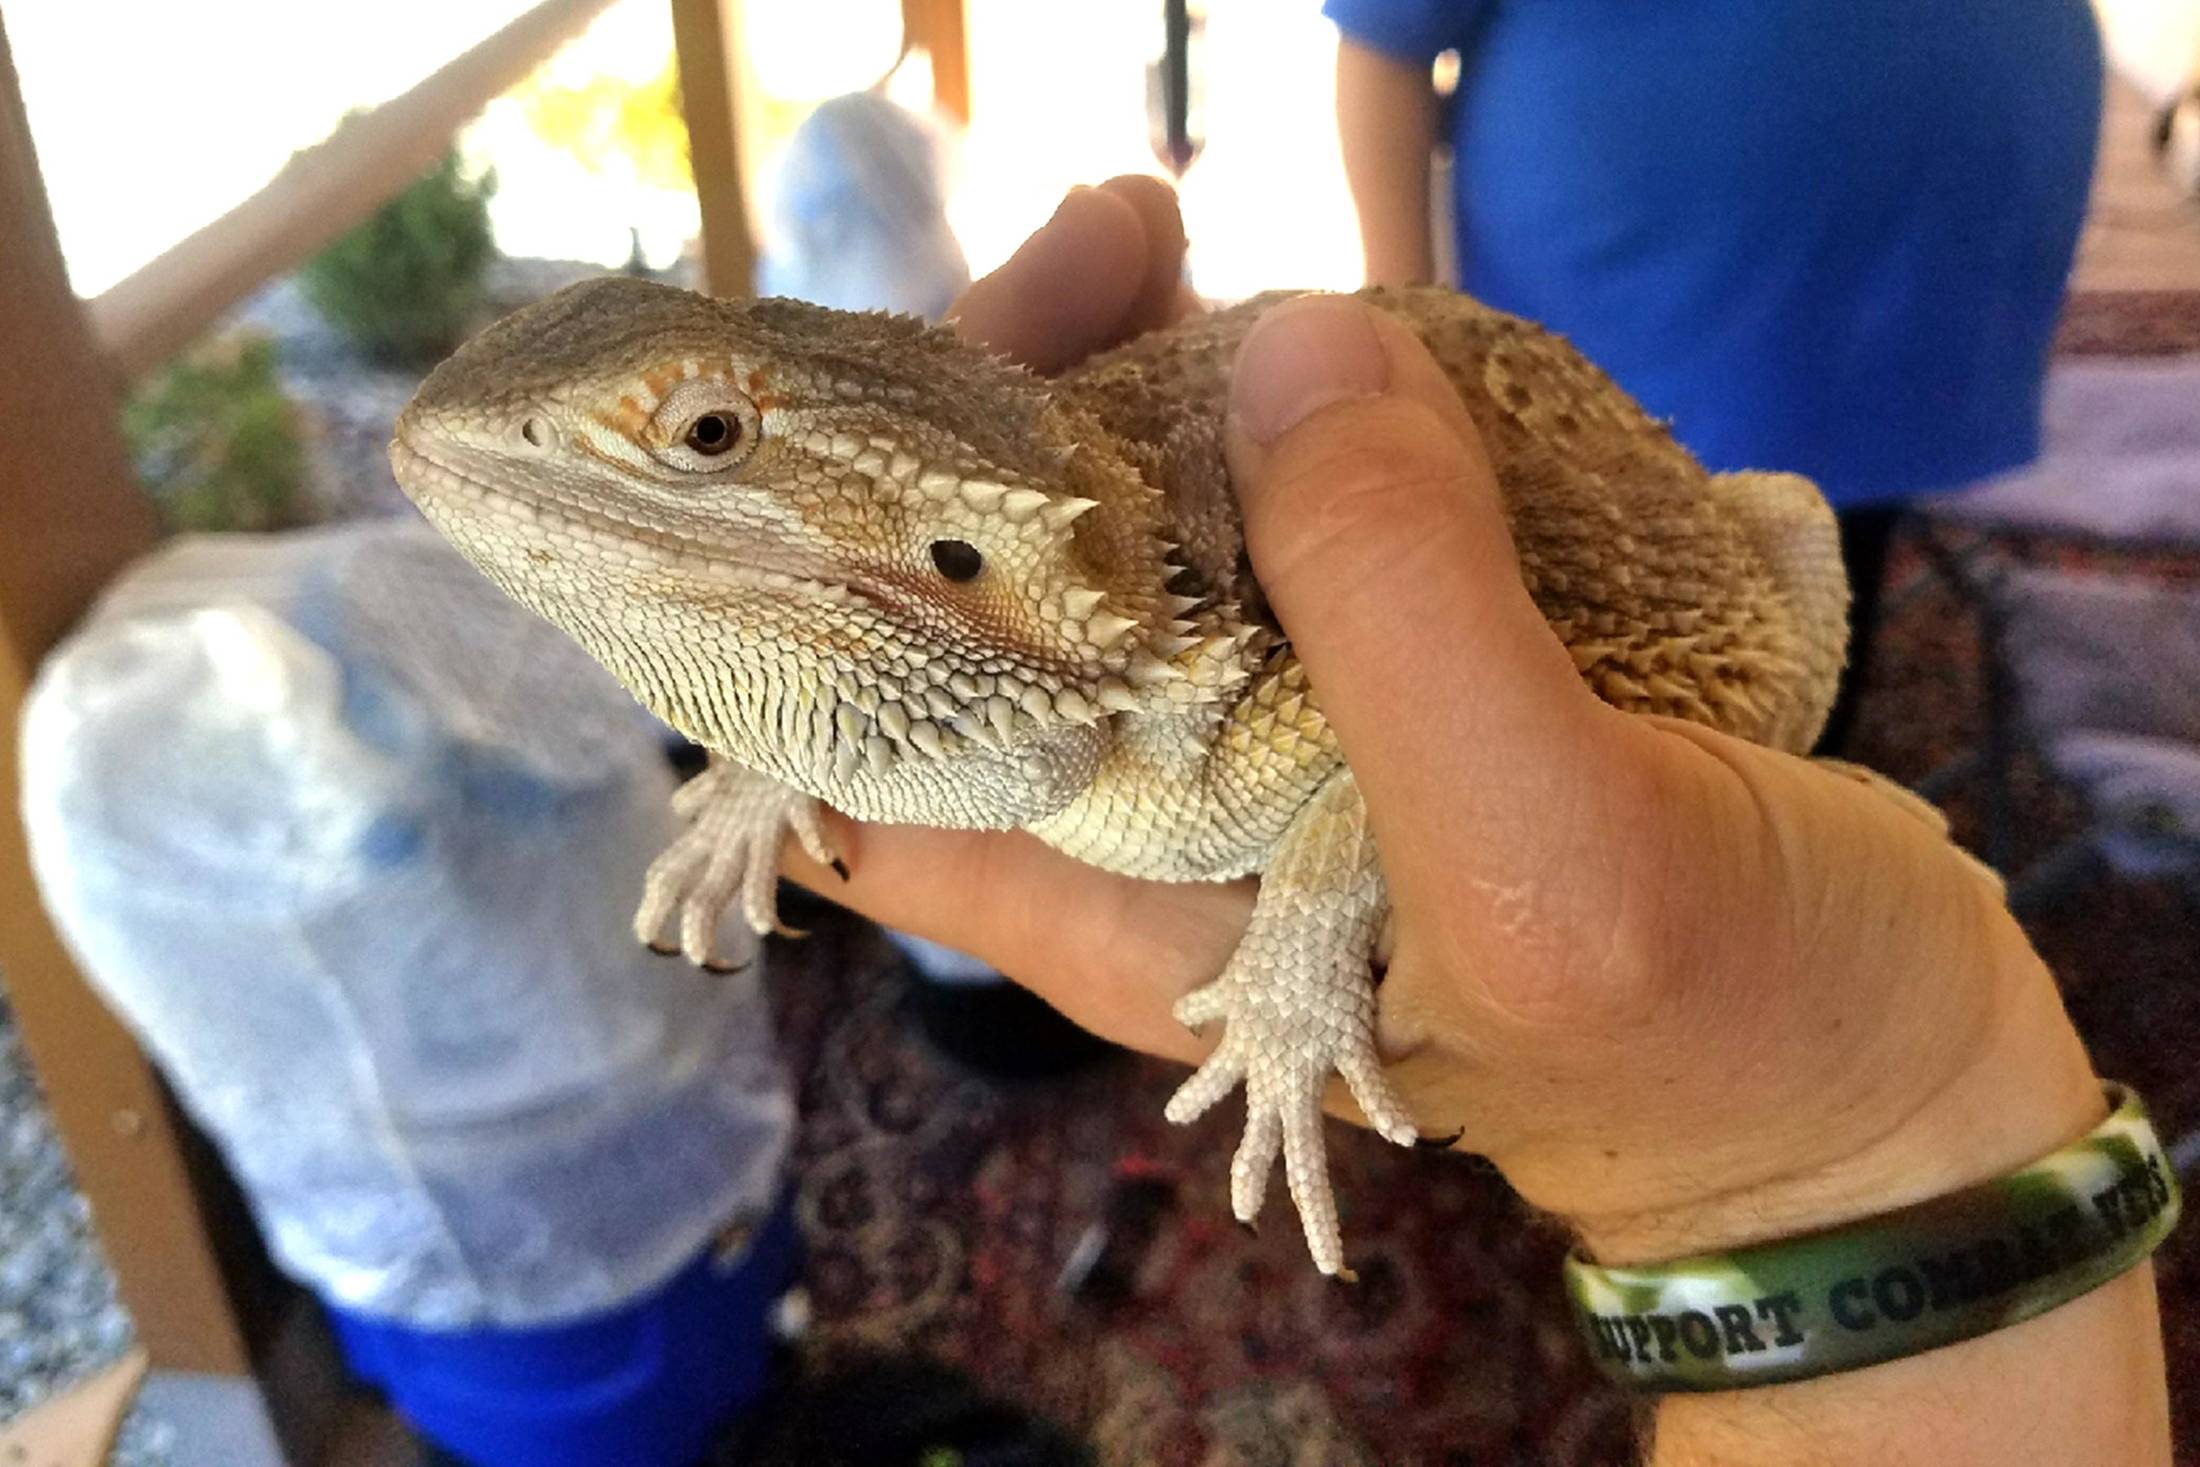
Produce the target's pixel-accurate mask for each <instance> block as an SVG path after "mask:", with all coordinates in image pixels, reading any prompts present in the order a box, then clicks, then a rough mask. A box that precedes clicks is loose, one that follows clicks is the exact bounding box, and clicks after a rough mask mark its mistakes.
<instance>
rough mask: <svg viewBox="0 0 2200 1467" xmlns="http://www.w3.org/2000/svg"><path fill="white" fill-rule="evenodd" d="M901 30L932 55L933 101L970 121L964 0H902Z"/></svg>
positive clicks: (908, 38)
mask: <svg viewBox="0 0 2200 1467" xmlns="http://www.w3.org/2000/svg"><path fill="white" fill-rule="evenodd" d="M901 26H902V34H903V36H904V37H905V38H906V39H907V41H908V43H909V44H910V45H912V46H922V47H924V49H925V51H926V52H928V53H929V54H930V55H931V57H932V104H933V105H934V106H936V107H938V108H939V109H940V110H941V111H942V112H945V113H946V114H947V115H948V116H950V117H952V118H954V119H955V120H956V121H957V122H960V123H962V124H963V125H964V126H966V127H967V126H969V124H970V40H969V34H968V30H967V27H966V16H965V0H901Z"/></svg>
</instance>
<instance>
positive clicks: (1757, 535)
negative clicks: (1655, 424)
mask: <svg viewBox="0 0 2200 1467" xmlns="http://www.w3.org/2000/svg"><path fill="white" fill-rule="evenodd" d="M1712 483H1713V485H1714V486H1715V487H1716V488H1717V489H1718V490H1720V491H1721V492H1723V493H1724V494H1725V495H1726V496H1727V500H1728V502H1729V503H1730V504H1731V505H1732V506H1733V509H1734V512H1735V515H1736V517H1737V518H1738V519H1739V520H1740V521H1741V523H1742V524H1743V525H1744V526H1745V527H1746V530H1747V533H1748V535H1749V538H1750V540H1751V541H1752V542H1753V543H1754V544H1755V545H1756V547H1757V551H1758V553H1759V554H1761V555H1762V556H1764V558H1765V562H1766V566H1767V568H1768V569H1769V570H1770V571H1771V573H1772V583H1773V584H1774V585H1775V586H1777V587H1779V588H1780V593H1781V594H1782V595H1783V596H1784V597H1785V598H1786V599H1787V602H1788V605H1789V608H1790V611H1791V613H1792V614H1793V617H1794V625H1795V628H1796V633H1797V637H1798V640H1799V643H1800V646H1799V648H1798V650H1799V651H1800V653H1801V656H1802V659H1803V668H1804V674H1803V678H1802V682H1801V686H1800V688H1799V690H1798V691H1799V693H1800V696H1798V697H1797V698H1796V699H1795V700H1794V701H1793V703H1792V704H1790V705H1789V707H1788V709H1787V711H1786V713H1785V715H1784V716H1783V717H1782V718H1781V719H1780V722H1779V724H1778V726H1777V727H1775V728H1774V729H1773V730H1772V731H1771V736H1770V737H1769V738H1768V739H1767V740H1766V742H1768V743H1770V744H1772V745H1773V746H1774V747H1775V748H1780V749H1785V750H1787V751H1788V752H1790V753H1795V754H1801V753H1805V752H1808V750H1809V749H1810V746H1811V745H1812V744H1814V743H1816V742H1817V740H1818V733H1819V730H1820V729H1822V728H1823V727H1824V726H1825V722H1826V714H1827V713H1828V711H1830V710H1831V709H1832V707H1833V695H1834V691H1835V689H1836V688H1837V687H1838V686H1839V684H1840V680H1841V667H1842V664H1843V663H1845V662H1846V661H1847V660H1848V646H1849V577H1848V572H1847V570H1846V569H1845V568H1844V567H1843V566H1842V564H1841V532H1840V528H1839V526H1838V525H1837V524H1836V523H1835V522H1834V518H1833V510H1832V509H1831V507H1829V506H1828V505H1827V503H1826V500H1825V496H1823V495H1821V494H1820V493H1819V492H1818V486H1817V485H1815V484H1813V483H1811V481H1810V480H1808V479H1806V478H1804V477H1802V476H1801V475H1800V474H1773V473H1760V472H1747V473H1734V474H1715V475H1713V476H1712Z"/></svg>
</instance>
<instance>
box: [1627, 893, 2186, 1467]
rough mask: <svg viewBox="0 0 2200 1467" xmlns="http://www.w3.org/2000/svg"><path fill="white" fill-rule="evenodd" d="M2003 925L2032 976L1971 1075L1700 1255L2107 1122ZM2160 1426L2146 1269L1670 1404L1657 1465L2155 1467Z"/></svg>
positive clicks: (2162, 1453) (2008, 1002) (1905, 1194)
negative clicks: (1859, 1361) (1946, 1333)
mask: <svg viewBox="0 0 2200 1467" xmlns="http://www.w3.org/2000/svg"><path fill="white" fill-rule="evenodd" d="M2000 925H2001V927H2002V931H2001V933H2000V937H1999V941H1998V942H1996V943H1995V944H1994V946H1996V947H1998V948H1999V949H2000V962H2001V964H2002V965H2003V966H2005V967H2006V968H2007V969H2008V970H2011V971H2014V972H2017V973H2019V974H2020V975H2022V976H2021V977H2020V978H2019V979H2018V980H2017V981H2016V982H2015V983H2013V984H2012V985H2011V987H2010V989H2009V990H2008V991H2007V992H2006V993H2005V995H2004V997H2003V998H2002V1000H2001V1002H2000V1003H1999V1004H1998V1005H1997V1015H1996V1021H1995V1022H1993V1023H1992V1024H1990V1025H1989V1026H1988V1030H1987V1033H1986V1034H1985V1035H1983V1036H1981V1037H1980V1038H1979V1039H1978V1041H1977V1042H1978V1044H1979V1052H1978V1054H1977V1057H1976V1059H1975V1061H1974V1062H1973V1063H1972V1064H1970V1065H1969V1066H1967V1067H1966V1068H1965V1070H1964V1071H1963V1072H1962V1073H1961V1075H1960V1076H1959V1077H1958V1078H1957V1079H1955V1080H1954V1081H1953V1082H1952V1083H1950V1084H1948V1085H1947V1086H1946V1087H1945V1088H1944V1089H1942V1090H1941V1091H1940V1092H1939V1093H1938V1094H1936V1095H1934V1096H1933V1098H1932V1099H1931V1100H1930V1101H1928V1102H1927V1103H1926V1104H1924V1105H1923V1106H1921V1107H1920V1108H1919V1109H1918V1111H1917V1112H1916V1113H1915V1114H1914V1115H1913V1116H1912V1117H1911V1118H1910V1120H1909V1121H1908V1122H1907V1123H1906V1124H1905V1125H1903V1126H1902V1127H1901V1128H1900V1130H1899V1131H1898V1132H1896V1133H1895V1134H1893V1135H1891V1136H1889V1137H1887V1138H1886V1139H1885V1140H1884V1141H1883V1142H1882V1143H1880V1144H1879V1145H1877V1146H1874V1147H1871V1148H1869V1149H1867V1151H1866V1152H1865V1153H1864V1154H1862V1155H1860V1156H1858V1157H1856V1158H1854V1159H1853V1160H1852V1161H1850V1162H1848V1163H1845V1164H1843V1165H1841V1166H1838V1167H1836V1168H1833V1169H1832V1170H1831V1171H1829V1172H1827V1173H1825V1174H1823V1175H1819V1176H1815V1177H1808V1176H1807V1177H1802V1178H1797V1179H1794V1180H1793V1181H1792V1183H1791V1184H1789V1185H1787V1186H1780V1185H1775V1186H1773V1187H1771V1188H1768V1189H1765V1190H1764V1191H1763V1192H1762V1193H1761V1194H1760V1195H1759V1196H1758V1197H1757V1198H1756V1199H1754V1200H1753V1199H1751V1198H1749V1197H1741V1196H1738V1197H1734V1198H1729V1199H1726V1200H1725V1202H1724V1203H1722V1204H1720V1205H1719V1206H1717V1207H1715V1208H1713V1209H1711V1210H1710V1211H1709V1212H1707V1214H1706V1215H1704V1216H1700V1217H1697V1218H1694V1219H1691V1220H1690V1221H1689V1222H1688V1223H1687V1224H1685V1226H1686V1227H1687V1228H1688V1230H1689V1231H1690V1232H1691V1233H1696V1232H1698V1231H1699V1230H1701V1235H1700V1236H1699V1237H1698V1238H1696V1239H1695V1245H1700V1246H1702V1247H1706V1248H1724V1247H1728V1246H1731V1245H1733V1244H1736V1243H1741V1242H1746V1241H1755V1240H1756V1238H1757V1237H1758V1236H1761V1235H1762V1233H1761V1230H1766V1229H1767V1228H1768V1223H1769V1231H1770V1232H1771V1233H1772V1234H1773V1235H1792V1234H1793V1233H1795V1232H1799V1231H1808V1230H1810V1229H1811V1228H1813V1227H1816V1226H1826V1225H1832V1224H1836V1223H1839V1222H1844V1221H1847V1220H1849V1219H1850V1218H1853V1217H1857V1216H1861V1215H1864V1214H1867V1213H1870V1212H1874V1211H1880V1210H1884V1209H1885V1208H1886V1207H1887V1206H1890V1205H1901V1204H1903V1203H1907V1202H1910V1201H1915V1200H1919V1199H1921V1198H1924V1197H1929V1196H1935V1195H1941V1194H1945V1193H1948V1192H1952V1191H1956V1190H1958V1189H1960V1188H1963V1187H1966V1186H1969V1185H1972V1184H1973V1183H1976V1182H1980V1181H1984V1180H1986V1179H1988V1178H1990V1177H1994V1176H2001V1175H2006V1174H2007V1173H2009V1172H2011V1171H2013V1170H2016V1169H2017V1168H2019V1167H2021V1166H2024V1165H2026V1164H2028V1163H2030V1162H2032V1161H2035V1160H2037V1159H2038V1158H2039V1157H2042V1156H2045V1155H2047V1154H2048V1153H2050V1152H2052V1151H2055V1150H2057V1149H2059V1148H2061V1147H2062V1146H2064V1145H2066V1144H2068V1143H2069V1142H2071V1141H2072V1140H2074V1139H2076V1138H2077V1137H2078V1136H2080V1135H2082V1134H2084V1132H2085V1131H2087V1130H2088V1129H2090V1128H2091V1127H2092V1126H2094V1125H2095V1124H2097V1123H2098V1121H2099V1119H2100V1116H2101V1113H2102V1111H2103V1109H2104V1105H2103V1102H2102V1101H2101V1100H2100V1098H2099V1096H2100V1092H2099V1088H2098V1083H2097V1081H2096V1080H2095V1078H2094V1075H2093V1071H2092V1065H2091V1062H2090V1060H2089V1059H2088V1058H2087V1057H2086V1056H2085V1054H2084V1052H2083V1049H2082V1046H2081V1045H2080V1044H2079V1041H2078V1038H2077V1035H2076V1032H2075V1031H2074V1030H2073V1029H2072V1027H2071V1025H2070V1022H2069V1019H2068V1018H2067V1016H2066V1015H2065V1014H2064V1012H2063V1009H2062V1005H2061V1002H2060V999H2059V996H2058V995H2057V993H2056V991H2055V988H2054V985H2053V981H2052V979H2050V978H2049V976H2048V974H2047V972H2046V970H2045V969H2044V967H2042V966H2041V965H2040V963H2039V960H2038V958H2037V956H2036V955H2035V954H2034V953H2033V952H2032V951H2031V948H2030V946H2029V945H2028V944H2026V943H2025V942H2024V941H2023V938H2022V936H2021V934H2019V933H2018V932H2017V931H2016V929H2015V926H2014V924H2013V923H2006V924H2000ZM1770 1218H1778V1219H1780V1221H1777V1222H1770V1221H1769V1219H1770ZM1664 1246H1678V1245H1663V1246H1661V1247H1659V1248H1657V1249H1652V1248H1646V1247H1644V1246H1641V1245H1640V1244H1638V1243H1635V1242H1634V1241H1633V1240H1631V1239H1612V1240H1609V1241H1607V1242H1606V1243H1605V1244H1604V1245H1603V1247H1602V1249H1601V1250H1600V1251H1602V1252H1604V1253H1605V1254H1606V1255H1607V1256H1610V1255H1612V1254H1615V1253H1616V1254H1619V1255H1622V1256H1633V1257H1637V1258H1642V1257H1648V1256H1650V1255H1651V1254H1652V1253H1653V1252H1655V1251H1663V1247H1664ZM1691 1246H1694V1245H1691ZM1682 1251H1691V1248H1683V1249H1682ZM2168 1412H2169V1407H2168V1395H2167V1388H2166V1384H2165V1372H2164V1365H2163V1356H2162V1339H2161V1321H2160V1319H2159V1318H2158V1316H2157V1313H2156V1307H2155V1295H2154V1276H2153V1270H2152V1269H2151V1267H2149V1266H2147V1265H2145V1264H2142V1265H2140V1266H2139V1267H2137V1268H2134V1269H2132V1270H2131V1271H2130V1272H2129V1273H2127V1274H2125V1275H2123V1276H2122V1277H2120V1278H2118V1279H2116V1280H2114V1281H2112V1282H2111V1283H2108V1284H2106V1285H2103V1286H2102V1287H2100V1288H2098V1289H2095V1290H2094V1291H2093V1292H2092V1293H2090V1294H2087V1295H2085V1296H2083V1297H2081V1298H2078V1299H2075V1300H2072V1301H2070V1302H2069V1303H2067V1304H2064V1305H2062V1306H2061V1307H2059V1308H2056V1309H2052V1310H2050V1311H2048V1312H2047V1313H2046V1314H2043V1315H2041V1316H2039V1317H2038V1318H2036V1319H2033V1320H2030V1321H2028V1322H2026V1323H2024V1324H2020V1325H2016V1326H2013V1327H2011V1328H2008V1329H2002V1330H1997V1331H1994V1332H1993V1333H1990V1334H1987V1335H1983V1336H1980V1337H1979V1338H1977V1339H1973V1340H1968V1341H1964V1342H1962V1343H1960V1344H1956V1345H1952V1346H1949V1347H1946V1348H1944V1349H1940V1350H1934V1351H1930V1352H1928V1353H1925V1354H1922V1355H1917V1356H1912V1357H1909V1358H1907V1359H1902V1360H1897V1361H1892V1362H1890V1363H1888V1364H1885V1365H1880V1366H1875V1367H1871V1368H1868V1369H1863V1370H1856V1371H1850V1372H1847V1373H1845V1374H1840V1375H1832V1376H1825V1377H1821V1378H1819V1379H1817V1380H1811V1381H1804V1382H1799V1383H1797V1384H1794V1385H1787V1386H1773V1387H1767V1388H1764V1389H1760V1390H1753V1391H1739V1392H1728V1393H1722V1394H1712V1395H1702V1396H1676V1397H1670V1398H1668V1399H1666V1400H1665V1401H1664V1402H1662V1403H1661V1405H1660V1407H1659V1409H1658V1412H1657V1416H1656V1421H1655V1426H1654V1436H1653V1448H1652V1451H1651V1453H1650V1463H1651V1467H1740V1464H1743V1463H1748V1464H1751V1467H1760V1464H1777V1467H1821V1464H1823V1467H1835V1464H1849V1463H1858V1462H1870V1463H1885V1464H1909V1463H1918V1464H1927V1463H1930V1464H1932V1467H2009V1464H2012V1463H2019V1462H2022V1463H2025V1464H2028V1467H2096V1464H2102V1463H2115V1464H2117V1467H2156V1464H2167V1463H2168V1462H2169V1460H2170V1453H2169V1415H2168Z"/></svg>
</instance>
